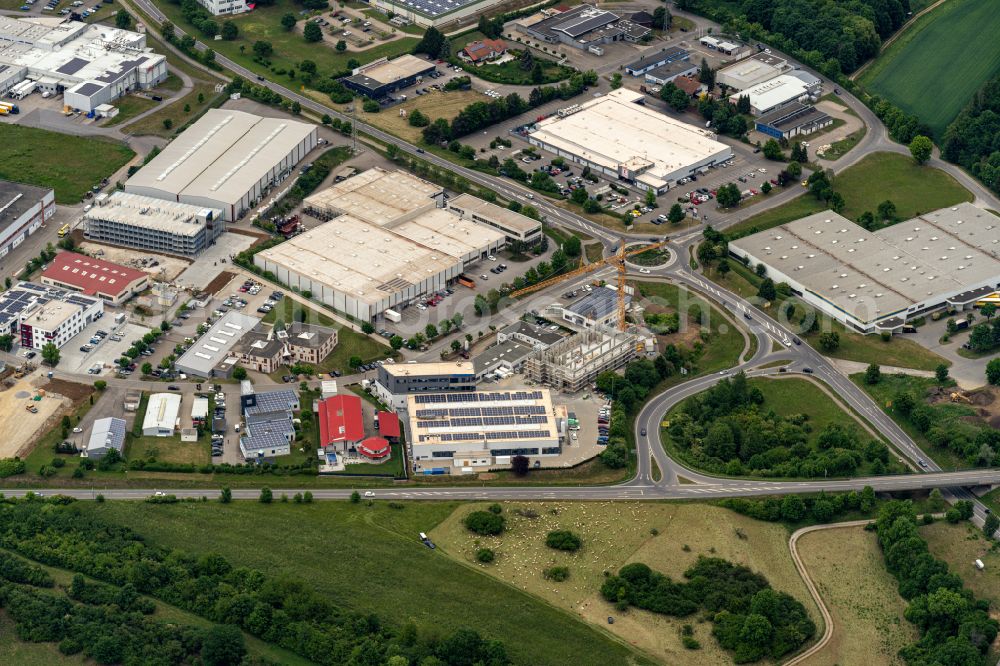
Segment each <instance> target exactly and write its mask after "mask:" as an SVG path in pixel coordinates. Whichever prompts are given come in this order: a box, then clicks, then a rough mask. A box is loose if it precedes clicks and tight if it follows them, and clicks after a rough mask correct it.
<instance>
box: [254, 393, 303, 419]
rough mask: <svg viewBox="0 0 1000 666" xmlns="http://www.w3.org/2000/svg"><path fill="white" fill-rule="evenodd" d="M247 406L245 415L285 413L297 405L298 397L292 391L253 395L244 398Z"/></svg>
mask: <svg viewBox="0 0 1000 666" xmlns="http://www.w3.org/2000/svg"><path fill="white" fill-rule="evenodd" d="M245 399H246V400H247V401H248V402H252V403H253V404H248V405H247V406H246V409H245V410H244V412H245V413H246V414H247V415H252V414H264V413H268V412H287V411H289V410H291V409H292V408H293V407H294V406H295V405H298V404H299V397H298V396H297V395H295V392H294V391H290V390H287V389H282V390H278V391H265V392H263V393H255V394H254V395H253V397H252V398H251V397H250V396H246V398H245Z"/></svg>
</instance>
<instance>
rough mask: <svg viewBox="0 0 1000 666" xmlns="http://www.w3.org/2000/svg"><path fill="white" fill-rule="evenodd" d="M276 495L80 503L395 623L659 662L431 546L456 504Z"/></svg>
mask: <svg viewBox="0 0 1000 666" xmlns="http://www.w3.org/2000/svg"><path fill="white" fill-rule="evenodd" d="M258 483H259V482H258ZM275 495H276V497H275V503H274V504H271V505H266V506H265V505H262V504H258V503H257V502H234V503H232V504H226V505H221V504H218V503H216V502H211V503H194V504H192V503H181V504H172V505H170V504H166V505H165V504H145V503H139V502H104V503H102V504H99V503H86V506H83V504H84V503H81V510H82V511H84V512H92V513H94V514H97V515H99V516H101V517H102V518H105V519H107V520H110V521H112V522H113V523H115V524H120V525H124V526H127V527H130V528H132V529H134V530H136V531H137V532H138V533H139V534H141V535H143V536H144V537H146V538H147V539H148V540H149V541H151V542H153V543H156V544H160V545H163V546H167V547H178V548H182V549H184V550H188V551H197V552H199V553H209V552H214V553H223V554H224V555H225V556H226V558H227V559H228V560H229V561H230V562H231V563H232V564H233V565H234V566H247V567H251V568H255V569H260V570H262V571H266V572H268V573H269V574H271V575H274V576H282V575H287V576H289V577H291V578H294V579H299V580H305V581H307V582H308V583H309V584H310V586H312V587H313V588H314V589H315V590H316V591H317V592H319V593H320V594H322V595H323V596H324V597H325V598H327V599H329V600H330V601H331V602H332V603H334V604H337V605H340V606H343V607H345V608H348V609H351V610H355V611H358V612H374V613H377V614H378V615H379V616H380V617H381V618H382V619H383V620H384V621H386V622H388V623H391V624H393V625H394V626H401V625H403V624H405V623H406V622H413V623H414V624H416V625H417V627H418V628H419V629H420V630H422V631H431V632H434V631H437V632H441V633H446V632H451V631H453V630H455V629H457V628H459V627H463V626H464V627H473V628H475V629H476V630H477V631H479V632H480V633H481V634H482V635H483V636H484V637H489V638H495V639H499V640H502V641H503V642H504V643H505V645H506V647H507V650H508V652H509V653H510V654H511V656H512V657H513V659H514V662H515V663H516V664H519V665H525V666H528V665H530V666H543V665H546V664H551V665H553V666H557V665H562V664H566V663H573V664H578V665H580V666H587V665H591V664H592V665H594V666H598V665H604V664H627V663H636V664H643V663H652V662H651V660H648V659H645V658H643V657H642V655H639V654H637V653H636V651H635V650H634V649H633V648H631V647H629V646H627V645H626V644H624V642H623V641H618V640H616V639H615V638H614V637H613V636H611V635H609V634H607V633H605V632H603V631H600V630H597V629H595V628H593V627H590V626H588V625H587V624H586V623H584V622H581V621H580V620H579V619H577V618H574V617H573V616H572V615H571V614H570V613H567V612H565V611H563V610H562V609H559V608H553V607H551V606H550V605H549V604H546V603H544V602H543V601H541V600H539V599H537V598H536V597H534V596H532V595H531V594H526V593H525V592H523V591H521V590H519V589H516V588H515V587H513V586H511V585H507V584H504V583H502V582H498V581H496V580H494V579H492V578H491V577H490V576H486V575H483V573H482V572H480V571H476V570H475V569H474V568H472V567H469V566H464V565H463V564H459V563H457V562H455V560H453V559H451V558H449V557H447V556H445V555H444V554H443V553H441V552H439V551H434V550H430V549H428V548H427V547H426V546H424V545H423V544H422V543H421V542H420V540H419V539H418V538H417V533H418V532H420V531H424V532H430V531H431V530H432V529H433V528H434V527H435V526H437V525H438V524H439V523H441V521H443V520H445V519H447V518H448V517H449V516H450V515H451V514H452V513H453V512H454V511H455V509H456V508H458V505H457V504H456V503H438V502H410V503H406V504H405V505H402V506H403V508H397V509H394V508H390V507H389V505H388V504H387V503H385V502H379V501H376V502H375V503H374V505H373V506H366V505H365V504H363V503H362V504H350V503H348V502H318V503H314V504H301V505H300V504H293V503H287V504H286V503H281V502H278V494H277V493H276V494H275ZM581 506H586V505H581ZM292 525H294V529H290V526H292ZM664 527H665V526H664ZM248 534H252V535H254V537H253V539H248V538H247V535H248ZM779 541H780V540H779ZM692 555H693V554H692ZM785 559H786V560H788V559H789V558H788V556H787V553H786V554H785ZM787 567H788V568H789V569H790V570H791V572H792V573H794V568H791V564H790V562H788V564H787ZM773 582H775V583H777V582H778V581H777V580H776V579H775V580H774V581H773Z"/></svg>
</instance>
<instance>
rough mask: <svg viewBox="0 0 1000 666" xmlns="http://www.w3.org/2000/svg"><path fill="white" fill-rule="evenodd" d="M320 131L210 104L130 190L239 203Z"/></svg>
mask: <svg viewBox="0 0 1000 666" xmlns="http://www.w3.org/2000/svg"><path fill="white" fill-rule="evenodd" d="M315 131H316V128H315V127H314V126H313V125H309V124H306V123H302V122H298V121H295V120H287V119H283V118H263V117H261V116H255V115H253V114H250V113H244V112H243V111H234V110H231V109H209V111H208V112H206V113H205V115H204V116H202V117H201V118H200V119H199V120H198V121H197V122H195V123H194V124H193V125H192V126H191V127H189V128H188V129H187V130H185V131H184V132H182V133H181V135H180V136H178V137H177V138H176V139H174V140H173V141H171V142H170V143H168V144H167V146H166V147H165V148H164V149H163V151H162V152H161V153H160V154H159V155H157V156H156V157H155V158H153V160H152V161H150V162H149V164H147V165H146V166H144V167H143V168H142V169H140V170H139V171H138V172H136V174H135V175H134V176H132V177H131V178H130V179H129V180H128V182H126V183H125V191H126V192H129V191H139V192H144V191H148V190H151V189H155V190H159V191H161V192H164V193H166V194H169V195H173V196H180V195H182V194H184V195H187V196H198V197H206V198H211V199H218V200H220V201H226V202H235V201H238V200H239V199H240V198H241V197H242V196H243V195H244V194H246V193H247V191H248V190H250V189H251V188H252V187H253V186H254V185H256V184H257V183H258V182H259V181H260V180H261V179H263V178H264V177H265V175H266V174H267V173H268V172H269V171H270V170H271V169H272V168H273V167H274V165H275V164H276V163H277V162H278V161H279V160H281V159H283V158H284V157H285V156H286V155H287V154H288V153H290V152H291V151H292V150H293V149H294V148H295V147H296V146H297V145H298V144H299V143H301V142H302V141H303V140H304V139H305V138H306V137H308V136H309V135H310V134H311V133H313V132H315ZM139 188H142V189H139Z"/></svg>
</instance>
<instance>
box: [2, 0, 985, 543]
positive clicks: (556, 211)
mask: <svg viewBox="0 0 1000 666" xmlns="http://www.w3.org/2000/svg"><path fill="white" fill-rule="evenodd" d="M133 1H134V2H135V4H136V5H138V6H139V7H140V8H141V9H142V10H143V11H144V12H146V13H147V14H148V15H150V16H152V17H154V18H155V19H157V20H158V21H160V22H162V21H164V20H165V16H164V15H163V14H162V13H161V12H160V11H159V9H157V8H156V6H155V5H153V4H152V2H150V0H133ZM176 32H177V34H178V35H181V34H183V31H182V30H181V29H180V28H176ZM197 47H198V48H199V49H203V48H205V45H204V44H201V43H198V45H197ZM216 60H217V61H218V62H219V64H221V65H222V66H223V67H226V68H227V69H229V70H231V71H232V72H234V73H236V74H238V75H240V76H242V77H244V78H246V79H248V80H254V79H256V78H257V77H256V74H255V73H253V72H251V71H249V70H247V69H246V68H244V67H243V66H241V65H239V64H237V63H235V62H233V61H231V60H229V59H228V58H226V57H224V56H221V55H217V57H216ZM259 83H261V84H263V85H266V86H267V87H268V88H270V89H272V90H273V91H275V92H277V93H278V94H281V95H282V96H284V97H286V98H287V99H290V100H294V101H298V102H299V103H300V104H301V105H302V106H303V107H304V108H307V109H310V110H312V111H314V112H316V113H319V114H330V115H331V116H335V117H339V118H341V119H345V120H347V118H346V117H344V116H343V115H341V114H338V113H337V112H335V111H333V110H332V109H330V108H328V107H326V106H324V105H322V104H319V103H317V102H315V101H313V100H312V99H309V98H306V97H303V96H302V95H299V94H298V93H296V92H294V91H292V90H289V89H287V88H284V87H282V86H280V85H278V84H276V83H273V82H271V81H260V82H259ZM843 98H844V99H845V101H846V102H847V103H848V104H850V105H851V106H852V107H853V108H854V110H855V111H856V112H857V113H858V114H859V116H860V117H861V119H862V120H863V121H864V122H865V123H866V125H868V127H869V128H870V129H869V131H868V133H867V134H866V136H865V138H864V139H863V140H862V141H861V142H860V143H859V145H858V146H857V147H856V148H855V149H854V150H852V151H851V152H850V153H848V155H846V156H844V157H843V158H841V159H840V160H838V161H836V162H834V163H833V168H834V169H835V170H837V171H839V170H841V169H843V168H846V167H847V166H849V165H850V164H853V163H855V162H857V161H858V160H860V159H862V158H863V157H864V156H865V155H867V154H869V153H871V152H878V151H893V152H905V150H906V149H905V148H904V147H902V146H899V145H898V144H894V143H892V142H891V141H890V140H889V138H888V136H887V133H886V130H885V127H884V126H883V125H882V124H881V123H880V122H879V121H878V119H877V118H875V116H874V114H873V113H872V112H871V111H870V110H869V109H867V107H865V106H863V105H862V104H861V103H860V102H859V101H858V100H857V99H855V98H853V97H852V96H850V95H848V94H844V95H843ZM358 128H359V130H360V131H361V132H363V133H365V134H368V135H370V136H372V137H375V138H376V139H378V140H380V141H383V142H386V143H392V144H395V145H397V146H398V147H399V148H400V150H401V151H403V152H406V153H410V154H416V153H418V152H422V151H419V149H418V148H417V147H416V146H414V145H411V144H409V143H406V142H404V141H402V140H400V139H399V138H397V137H395V136H392V135H389V134H387V133H385V132H382V131H381V130H379V129H377V128H375V127H371V126H369V125H365V124H363V123H358ZM421 159H424V160H426V161H428V162H431V163H433V164H435V165H437V166H439V167H441V168H444V169H448V170H450V171H452V172H455V173H458V174H459V175H461V176H463V177H464V178H466V179H468V180H469V181H470V182H474V183H476V184H478V185H481V186H484V187H486V188H489V189H491V190H493V191H495V192H497V193H498V194H499V195H500V196H502V197H505V198H508V199H511V200H518V201H521V202H522V203H531V204H532V205H535V206H536V207H538V208H539V210H540V211H541V212H543V213H544V214H545V215H546V216H548V220H549V222H551V223H555V224H559V225H562V226H568V227H571V228H575V229H578V230H581V231H584V232H585V233H588V234H590V235H592V236H594V237H596V238H599V239H601V241H602V242H604V243H605V245H607V246H614V245H616V244H617V243H618V241H619V239H620V238H622V237H625V236H626V235H624V234H616V233H613V232H611V231H609V230H607V229H604V228H603V227H599V226H597V225H595V224H593V223H591V222H589V221H588V220H585V219H583V218H581V217H579V216H577V215H574V214H573V213H570V212H568V211H565V210H562V209H560V208H557V207H555V206H553V205H551V204H550V203H548V202H546V201H544V200H541V199H535V198H534V196H533V195H532V194H531V193H530V192H529V191H528V190H527V189H525V188H523V187H521V186H520V185H518V184H516V183H514V182H512V181H509V180H505V179H500V178H495V177H492V176H489V175H487V174H482V173H479V172H476V171H472V170H469V169H465V168H462V167H459V166H457V165H455V164H453V163H451V162H448V161H447V160H444V159H441V158H438V157H437V156H435V155H432V154H426V153H423V154H421ZM934 165H935V166H938V167H939V168H942V169H944V170H946V171H948V172H950V173H952V174H953V175H956V178H959V180H960V181H962V182H963V184H966V185H967V186H968V187H969V188H970V189H971V190H972V191H974V192H975V193H976V197H977V200H979V201H981V202H985V203H987V204H988V205H991V206H998V205H1000V204H997V203H996V199H995V198H994V197H993V196H992V195H991V194H990V193H989V192H988V191H986V190H985V188H983V187H982V186H981V185H979V184H978V183H976V182H975V181H973V180H971V179H970V178H969V177H968V176H967V175H965V174H964V172H961V171H960V170H957V168H956V167H954V166H953V165H948V164H944V163H940V161H938V162H937V163H935V164H934ZM956 171H958V172H959V173H958V174H956V173H955V172H956ZM792 196H794V188H791V189H789V190H786V191H785V192H784V193H781V195H780V196H776V197H773V199H772V200H771V201H769V202H768V203H767V206H772V205H776V204H777V203H780V202H781V201H782V200H783V198H782V197H784V198H790V197H792ZM763 208H764V207H762V206H757V207H755V209H754V212H758V211H759V210H762V209H763ZM735 221H736V220H735V219H727V220H723V221H722V224H721V225H720V226H723V227H724V226H727V225H728V224H731V223H733V222H735ZM699 237H700V232H699V231H692V232H689V233H687V234H684V235H682V236H680V237H679V238H675V239H674V241H673V245H674V247H672V248H671V249H672V250H673V252H675V253H676V254H675V256H677V257H679V258H681V260H680V261H672V262H671V263H670V264H668V265H667V266H664V267H660V268H657V269H655V270H654V271H653V274H654V275H652V276H651V277H654V278H669V279H670V280H672V281H674V282H676V283H679V284H682V285H684V286H687V287H689V288H691V289H693V290H694V291H696V292H698V293H700V294H702V295H703V296H705V297H707V298H709V299H711V300H712V301H714V302H715V303H716V304H717V305H719V306H720V307H722V308H725V309H726V310H727V311H728V312H729V313H731V314H732V315H733V316H734V317H735V319H736V320H737V321H743V322H747V323H748V324H749V326H750V328H751V330H752V333H753V334H754V335H755V336H756V337H757V340H758V345H757V352H756V353H755V354H754V355H753V357H752V358H751V359H748V360H745V361H744V362H743V363H741V364H740V366H739V368H740V369H743V370H746V371H748V372H750V373H751V374H759V373H761V372H763V371H762V370H761V368H760V366H761V365H764V364H765V363H768V362H770V361H773V360H777V359H786V360H788V361H790V363H791V365H790V368H791V369H792V370H802V369H804V368H807V367H808V368H810V369H812V371H813V373H814V377H815V378H816V379H819V380H821V381H823V382H825V383H826V384H828V385H829V387H830V388H831V389H832V390H833V391H834V392H836V393H837V394H838V395H839V396H840V398H841V399H842V400H843V401H844V402H846V403H847V404H848V405H850V406H851V407H852V408H853V409H854V410H856V411H857V412H858V413H859V414H860V415H862V416H863V417H864V418H866V419H867V420H868V421H869V422H871V423H872V425H873V426H874V427H875V428H876V429H878V430H879V431H880V432H881V433H882V434H883V435H884V436H885V437H886V438H887V439H888V440H889V441H890V442H891V444H892V445H893V446H894V447H895V448H896V449H897V451H898V452H899V453H900V454H901V455H902V456H903V457H904V458H905V459H906V460H908V461H909V462H910V463H911V464H912V465H913V467H914V469H915V470H917V471H921V470H925V473H923V474H909V475H901V476H882V477H873V478H858V479H840V480H830V479H815V480H811V481H801V482H784V481H759V480H741V479H726V478H716V477H712V476H708V475H705V474H701V473H697V472H694V471H692V470H689V469H686V468H685V467H684V466H683V465H681V464H679V463H677V462H676V461H674V460H672V459H671V458H669V456H667V455H666V452H665V451H664V449H663V446H662V445H661V443H660V441H659V423H660V421H661V420H662V417H663V415H664V414H665V413H666V411H667V410H669V409H670V407H671V406H673V405H675V404H677V403H678V402H679V401H680V400H683V399H684V398H685V397H688V396H690V395H693V394H694V393H696V392H698V391H702V390H704V389H705V388H708V387H709V386H711V385H712V384H714V383H715V382H717V381H719V380H720V379H721V378H722V376H721V375H711V376H703V377H698V378H695V379H693V380H691V381H689V382H685V383H684V384H681V385H680V386H677V387H674V388H673V389H670V390H668V391H666V392H665V393H663V394H661V395H658V396H656V397H654V398H653V399H652V400H650V402H649V403H648V404H647V405H646V406H645V407H644V408H643V409H642V411H641V412H640V414H639V416H638V418H637V419H636V442H637V456H638V473H637V475H636V477H635V478H634V479H632V480H631V481H629V482H627V483H624V484H621V485H617V486H606V487H510V488H502V487H492V486H491V487H482V488H475V487H456V488H429V487H424V488H420V487H406V488H392V489H378V490H373V491H370V492H373V493H374V494H375V496H377V497H380V498H395V499H435V498H437V499H592V500H597V499H634V500H640V499H691V498H697V497H706V496H707V497H730V496H752V495H772V494H782V493H811V492H832V491H843V490H859V489H861V488H862V487H864V486H865V485H870V486H872V487H873V488H875V489H876V490H881V491H891V490H912V489H918V488H935V487H939V488H944V489H949V491H948V496H949V497H950V498H951V499H973V500H974V498H973V497H972V495H971V494H970V493H969V492H968V491H967V490H965V487H967V486H977V485H990V484H997V483H1000V470H989V469H986V470H970V471H964V472H952V473H944V472H941V471H940V469H939V468H937V466H936V465H935V464H934V463H933V461H924V455H923V453H922V452H921V451H920V449H919V448H918V447H917V446H916V444H915V443H914V442H913V441H912V440H911V439H910V438H909V437H908V436H907V435H906V433H905V432H903V431H902V430H901V429H900V428H899V427H898V426H897V425H896V424H895V422H893V421H892V419H890V418H889V417H888V416H887V415H886V414H885V413H884V412H882V410H881V409H880V408H879V407H878V406H877V405H876V404H875V403H874V402H873V401H872V400H871V399H870V398H869V397H868V395H867V394H866V393H865V392H864V391H862V390H861V389H860V388H859V387H857V386H856V385H854V383H853V382H851V381H850V380H849V379H848V378H847V377H845V376H843V375H841V374H840V373H839V372H837V370H836V369H835V368H834V367H833V366H832V364H831V363H830V362H829V361H828V360H827V359H826V358H825V357H823V356H822V355H820V354H819V353H818V352H816V351H815V350H814V349H812V348H811V347H810V346H808V345H797V344H794V342H793V341H794V338H795V336H794V332H793V331H791V330H789V329H788V328H787V327H786V326H784V325H783V324H781V323H780V322H777V321H775V320H773V319H771V318H770V317H769V316H767V315H766V314H765V313H764V312H762V311H760V310H758V309H757V308H756V307H754V305H753V304H752V303H749V302H747V301H745V300H743V299H741V298H739V297H738V296H737V295H736V294H733V293H731V292H728V291H726V290H724V289H721V288H720V287H718V286H716V285H714V284H711V283H709V282H708V281H707V280H705V279H704V278H703V277H701V276H700V275H699V274H697V273H696V272H694V271H692V270H691V269H690V268H689V267H688V264H687V261H686V257H687V256H688V252H689V250H690V249H691V248H692V247H693V246H694V244H695V243H697V242H698V240H699ZM772 340H774V341H775V342H776V343H777V344H778V345H779V347H778V349H779V351H778V352H772V351H771V347H772V345H771V341H772ZM58 374H60V375H62V374H63V373H58ZM109 381H110V382H112V383H115V384H116V387H117V384H119V383H120V384H121V385H123V386H139V387H142V388H147V386H146V385H147V384H153V386H152V387H155V388H161V387H162V384H159V383H151V382H141V381H138V380H114V379H112V380H109ZM642 429H645V430H646V432H647V435H646V436H642V435H641V432H642ZM651 457H652V459H653V460H655V462H656V464H657V465H658V466H659V468H660V470H661V471H662V478H661V479H660V480H659V481H654V475H653V472H652V469H651V462H650V459H651ZM678 474H681V475H683V476H684V477H686V478H687V479H688V480H690V481H694V482H695V483H693V484H680V483H678V480H677V476H678ZM153 490H154V489H120V490H119V489H116V490H107V491H105V492H104V494H105V496H106V497H107V498H109V499H111V498H116V499H138V498H143V497H147V496H149V495H150V494H151V493H152V492H153ZM298 490H299V489H294V488H293V489H279V492H290V493H293V492H297V491H298ZM311 490H312V492H313V495H314V496H315V497H317V498H319V499H326V498H330V499H334V498H345V497H347V496H348V495H349V493H350V491H349V490H346V489H311ZM19 492H20V491H19ZM46 492H52V493H56V492H67V494H71V495H74V496H77V497H81V498H86V497H89V496H92V494H93V493H92V492H91V493H88V492H87V491H59V490H55V489H53V490H51V491H46ZM170 492H173V493H175V494H177V495H178V496H196V497H197V496H200V495H202V494H205V493H206V491H203V490H177V491H173V490H172V491H170ZM257 493H258V490H256V489H241V490H234V491H233V494H234V496H235V497H237V498H247V499H251V498H255V497H256V496H257ZM985 511H986V509H985V507H984V506H983V505H982V504H981V503H979V502H978V501H977V502H975V520H976V522H978V523H979V524H982V520H983V519H984V517H985Z"/></svg>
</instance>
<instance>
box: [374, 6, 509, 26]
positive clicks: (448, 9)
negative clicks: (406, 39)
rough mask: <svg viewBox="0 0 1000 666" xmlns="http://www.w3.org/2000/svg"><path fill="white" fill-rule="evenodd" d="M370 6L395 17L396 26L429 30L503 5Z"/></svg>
mask: <svg viewBox="0 0 1000 666" xmlns="http://www.w3.org/2000/svg"><path fill="white" fill-rule="evenodd" d="M369 4H370V5H371V6H372V7H375V8H377V9H378V10H380V11H381V12H383V13H385V14H387V15H389V16H393V17H394V20H393V24H394V25H406V24H405V23H403V22H402V21H408V22H410V23H416V24H417V25H419V26H423V27H425V28H429V27H431V26H438V27H440V26H442V25H448V24H450V23H455V22H456V21H460V20H461V19H463V18H466V17H469V16H477V15H479V14H482V13H483V12H486V11H488V10H489V9H491V8H492V7H495V6H497V5H499V4H501V0H370V2H369Z"/></svg>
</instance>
